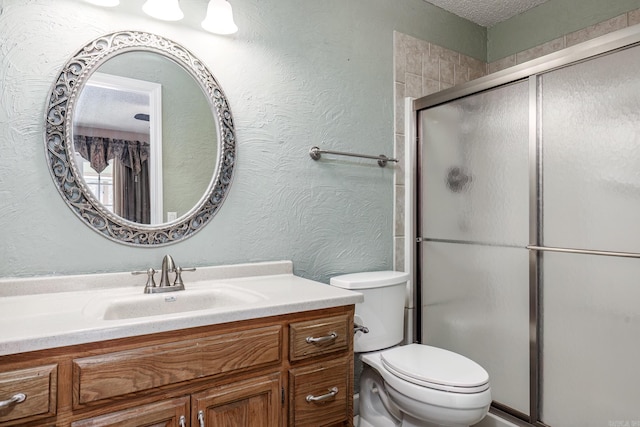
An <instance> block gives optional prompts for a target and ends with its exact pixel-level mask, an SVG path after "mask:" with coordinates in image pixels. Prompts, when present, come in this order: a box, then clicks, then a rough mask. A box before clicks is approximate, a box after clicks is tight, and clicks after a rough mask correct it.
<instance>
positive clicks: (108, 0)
mask: <svg viewBox="0 0 640 427" xmlns="http://www.w3.org/2000/svg"><path fill="white" fill-rule="evenodd" d="M84 1H86V2H87V3H91V4H95V5H96V6H106V7H115V6H117V5H119V4H120V0H84Z"/></svg>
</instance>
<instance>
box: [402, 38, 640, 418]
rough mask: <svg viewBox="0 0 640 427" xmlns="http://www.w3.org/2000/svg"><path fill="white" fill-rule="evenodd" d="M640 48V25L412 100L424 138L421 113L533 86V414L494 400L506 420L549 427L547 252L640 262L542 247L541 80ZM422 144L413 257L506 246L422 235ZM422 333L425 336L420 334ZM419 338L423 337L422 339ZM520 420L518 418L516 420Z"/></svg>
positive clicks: (623, 254) (604, 253)
mask: <svg viewBox="0 0 640 427" xmlns="http://www.w3.org/2000/svg"><path fill="white" fill-rule="evenodd" d="M639 44H640V25H636V26H632V27H628V28H625V29H622V30H619V31H616V32H614V33H610V34H607V35H604V36H601V37H598V38H596V39H592V40H589V41H587V42H584V43H580V44H578V45H575V46H572V47H569V48H566V49H563V50H561V51H557V52H554V53H551V54H549V55H546V56H543V57H540V58H537V59H534V60H532V61H529V62H526V63H523V64H520V65H516V66H514V67H511V68H509V69H506V70H503V71H499V72H496V73H493V74H490V75H487V76H485V77H481V78H479V79H477V80H474V81H471V82H468V83H464V84H461V85H458V86H454V87H452V88H449V89H445V90H443V91H440V92H438V93H435V94H432V95H428V96H425V97H423V98H419V99H416V100H414V101H413V114H414V117H415V126H416V135H420V126H421V125H420V121H419V120H417V117H418V114H419V112H420V111H421V110H425V109H428V108H431V107H435V106H437V105H440V104H444V103H446V102H449V101H453V100H455V99H459V98H463V97H465V96H468V95H473V94H476V93H479V92H483V91H486V90H490V89H494V88H496V87H499V86H504V85H508V84H511V83H515V82H518V81H524V80H528V83H529V245H527V246H526V247H522V246H517V247H518V248H525V249H527V250H529V362H530V363H529V367H530V368H529V370H530V372H529V411H530V412H529V414H528V415H526V414H523V413H521V412H519V411H517V410H515V409H513V408H510V407H507V406H505V405H503V404H500V403H498V402H495V403H494V404H493V405H492V411H493V412H495V413H497V414H499V415H503V416H506V418H510V419H511V418H516V419H517V420H518V421H520V422H522V421H524V422H527V423H528V424H529V425H533V426H536V427H548V426H547V425H546V424H544V423H543V422H542V421H541V420H540V418H541V408H540V397H541V395H540V385H541V378H540V375H541V338H542V331H541V328H540V319H541V311H540V310H541V307H540V297H541V289H540V285H541V280H540V267H541V256H542V253H543V252H545V251H548V252H562V253H574V254H586V255H596V256H612V257H624V258H640V254H639V253H631V252H613V251H598V250H587V249H572V248H558V247H548V246H543V245H542V236H541V230H542V199H541V194H542V174H541V169H542V165H541V163H540V159H541V158H542V156H541V150H542V147H541V143H540V141H539V132H538V130H539V129H538V125H539V117H540V111H539V108H540V107H539V104H538V99H537V93H538V89H539V88H538V85H539V80H538V76H539V75H541V74H543V73H546V72H549V71H552V70H554V69H558V68H562V67H565V66H568V65H572V64H575V63H578V62H582V61H585V60H588V59H591V58H594V57H597V56H600V55H605V54H609V53H613V52H615V51H618V50H623V49H626V48H630V47H633V46H636V45H639ZM421 150H422V147H421V142H420V141H419V140H418V143H417V155H416V158H417V159H418V160H417V163H418V164H417V170H418V173H417V177H416V190H415V191H416V193H415V194H416V200H415V206H416V208H415V209H416V214H417V216H416V218H417V219H418V220H416V223H415V232H416V234H415V235H416V240H415V242H416V246H415V257H414V259H416V260H419V259H422V254H421V244H422V242H426V241H435V242H442V243H470V244H482V245H484V246H505V245H493V244H491V243H478V242H463V241H455V240H444V239H434V238H426V237H423V236H422V230H421V225H420V222H421V221H420V220H419V218H421V211H420V210H421V206H422V201H421V188H420V179H421V178H420V175H421V170H422V164H421ZM420 274H421V266H420V265H419V263H415V276H416V278H418V284H417V286H416V294H417V296H416V298H417V299H418V301H417V307H421V306H422V304H421V302H420V299H421V293H422V292H421V286H422V284H421V283H420V282H421V275H420ZM421 323H422V314H421V311H420V310H418V311H417V320H416V327H417V329H418V331H420V329H421ZM419 333H420V332H419ZM419 336H420V335H419ZM513 421H515V419H514V420H513Z"/></svg>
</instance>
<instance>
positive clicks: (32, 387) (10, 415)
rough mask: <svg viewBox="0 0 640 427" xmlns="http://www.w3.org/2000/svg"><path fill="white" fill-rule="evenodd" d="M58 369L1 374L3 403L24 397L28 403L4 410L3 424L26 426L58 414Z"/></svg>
mask: <svg viewBox="0 0 640 427" xmlns="http://www.w3.org/2000/svg"><path fill="white" fill-rule="evenodd" d="M57 380H58V366H57V365H46V366H39V367H37V368H30V369H19V370H15V371H8V372H0V401H5V400H9V399H11V398H12V397H14V396H16V395H18V394H20V393H22V394H24V395H25V399H24V400H23V401H22V402H20V403H12V404H10V405H9V406H7V407H6V408H4V409H0V422H9V421H16V420H21V422H26V421H27V418H28V419H29V420H35V419H40V418H46V417H51V416H54V415H55V414H56V385H57Z"/></svg>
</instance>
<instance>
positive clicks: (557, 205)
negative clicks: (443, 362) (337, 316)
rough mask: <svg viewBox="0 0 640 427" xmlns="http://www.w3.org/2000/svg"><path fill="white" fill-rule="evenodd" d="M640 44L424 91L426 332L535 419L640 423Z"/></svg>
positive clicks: (422, 320)
mask: <svg viewBox="0 0 640 427" xmlns="http://www.w3.org/2000/svg"><path fill="white" fill-rule="evenodd" d="M639 42H640V30H638V29H635V28H633V27H631V28H629V29H627V30H623V31H620V32H617V33H615V34H611V35H608V36H604V37H601V38H600V39H595V40H592V41H590V42H587V43H584V44H582V45H579V46H575V47H573V48H569V49H565V50H564V51H561V52H557V53H555V54H552V55H549V56H547V57H544V58H540V59H538V60H535V61H531V62H530V63H527V64H522V65H521V66H518V67H514V68H513V69H512V70H506V71H503V72H500V73H496V74H494V75H490V76H487V77H484V78H482V79H479V80H477V81H476V83H473V82H471V83H468V84H465V85H462V86H460V87H454V88H452V89H449V90H446V91H443V92H440V93H438V94H435V95H431V96H428V97H425V98H421V99H419V100H416V101H415V102H414V110H415V112H416V121H417V130H416V132H417V135H418V137H419V142H418V153H417V158H418V175H419V176H418V181H417V186H418V188H417V198H418V200H417V218H418V220H417V224H416V232H417V236H418V238H417V242H418V243H417V249H416V254H417V261H418V270H419V271H418V274H417V277H418V280H419V283H418V287H417V288H418V299H419V303H420V307H421V310H420V313H419V319H418V328H419V330H418V333H419V336H420V337H421V341H422V342H423V343H426V344H429V345H434V346H438V347H442V348H446V349H449V350H452V351H455V352H458V353H460V354H463V355H465V356H467V357H469V358H471V359H473V360H475V361H477V362H478V363H480V364H481V365H483V366H484V367H485V369H487V371H488V372H489V375H490V378H491V386H492V393H493V399H494V408H495V409H497V410H498V411H501V412H503V413H508V414H510V415H512V416H515V417H517V418H520V419H521V420H524V421H527V422H529V423H531V424H534V425H539V426H542V425H548V426H552V427H591V426H593V427H634V426H638V427H640V364H639V363H638V360H640V259H638V258H640V73H639V70H640V46H638V45H637V44H638V43H639Z"/></svg>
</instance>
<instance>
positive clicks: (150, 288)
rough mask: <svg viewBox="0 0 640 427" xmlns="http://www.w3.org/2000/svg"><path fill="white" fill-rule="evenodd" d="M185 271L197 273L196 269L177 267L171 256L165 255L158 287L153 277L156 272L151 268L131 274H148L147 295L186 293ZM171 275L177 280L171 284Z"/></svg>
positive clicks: (145, 289)
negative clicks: (183, 273) (183, 274)
mask: <svg viewBox="0 0 640 427" xmlns="http://www.w3.org/2000/svg"><path fill="white" fill-rule="evenodd" d="M183 271H196V269H195V268H183V267H176V263H175V262H174V261H173V258H172V257H171V255H165V256H164V258H163V259H162V270H161V271H160V284H159V285H156V282H155V280H154V279H153V276H154V275H155V273H156V271H155V270H154V269H153V268H149V269H147V270H145V271H132V272H131V274H146V275H147V284H146V285H145V287H144V293H145V294H156V293H161V292H173V291H184V283H183V282H182V272H183ZM169 273H175V275H176V276H175V280H174V281H173V284H171V280H170V279H169Z"/></svg>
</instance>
